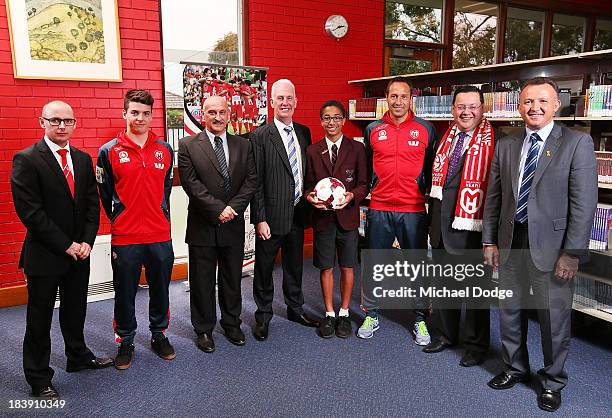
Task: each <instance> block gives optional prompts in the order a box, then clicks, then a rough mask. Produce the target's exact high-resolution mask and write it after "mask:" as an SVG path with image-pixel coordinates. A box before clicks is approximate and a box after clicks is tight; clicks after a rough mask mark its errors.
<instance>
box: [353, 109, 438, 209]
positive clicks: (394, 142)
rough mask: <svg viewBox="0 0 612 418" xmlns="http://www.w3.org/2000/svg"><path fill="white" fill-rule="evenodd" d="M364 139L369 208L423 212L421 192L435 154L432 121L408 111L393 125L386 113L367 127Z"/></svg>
mask: <svg viewBox="0 0 612 418" xmlns="http://www.w3.org/2000/svg"><path fill="white" fill-rule="evenodd" d="M364 141H365V146H366V154H367V156H368V163H369V164H368V165H369V168H370V174H371V197H370V208H371V209H375V210H382V211H390V212H423V211H425V191H426V189H427V188H429V183H430V181H431V180H430V177H431V167H432V162H433V158H434V156H435V142H436V141H435V131H434V128H433V126H432V124H431V123H429V122H427V121H425V120H423V119H421V118H418V117H416V116H414V113H412V111H410V112H409V113H408V117H407V118H406V120H405V121H404V122H402V123H401V124H399V125H396V124H395V123H394V122H393V121H392V120H391V118H390V116H389V112H387V113H385V114H384V115H383V117H382V119H379V120H377V121H375V122H372V123H371V124H369V125H368V126H367V128H366V130H365V138H364Z"/></svg>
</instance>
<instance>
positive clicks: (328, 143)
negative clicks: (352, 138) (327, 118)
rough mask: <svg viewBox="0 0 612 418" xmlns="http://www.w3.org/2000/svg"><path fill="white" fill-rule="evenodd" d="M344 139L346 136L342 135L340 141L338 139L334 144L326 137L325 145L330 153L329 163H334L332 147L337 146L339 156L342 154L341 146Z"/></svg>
mask: <svg viewBox="0 0 612 418" xmlns="http://www.w3.org/2000/svg"><path fill="white" fill-rule="evenodd" d="M343 138H344V135H341V136H340V139H338V140H337V141H336V142H332V141H330V140H329V138H327V137H325V143H326V144H327V151H329V162H332V145H334V144H336V147H338V154H340V145H341V144H342V139H343Z"/></svg>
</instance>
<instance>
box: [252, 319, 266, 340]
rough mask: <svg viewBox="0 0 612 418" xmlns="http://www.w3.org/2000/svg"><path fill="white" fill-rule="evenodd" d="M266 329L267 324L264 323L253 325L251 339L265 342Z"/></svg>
mask: <svg viewBox="0 0 612 418" xmlns="http://www.w3.org/2000/svg"><path fill="white" fill-rule="evenodd" d="M268 328H269V324H268V322H266V323H265V324H262V323H259V322H257V323H256V324H255V328H254V329H253V337H255V339H256V340H257V341H264V340H266V339H267V338H268Z"/></svg>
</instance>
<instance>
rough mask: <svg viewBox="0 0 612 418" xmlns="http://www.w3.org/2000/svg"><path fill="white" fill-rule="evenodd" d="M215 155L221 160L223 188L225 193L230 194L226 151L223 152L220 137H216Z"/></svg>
mask: <svg viewBox="0 0 612 418" xmlns="http://www.w3.org/2000/svg"><path fill="white" fill-rule="evenodd" d="M215 155H216V156H217V160H219V168H221V175H222V176H223V188H224V189H225V193H229V192H230V176H229V171H228V170H227V161H225V151H223V140H222V139H221V138H219V137H218V136H216V137H215Z"/></svg>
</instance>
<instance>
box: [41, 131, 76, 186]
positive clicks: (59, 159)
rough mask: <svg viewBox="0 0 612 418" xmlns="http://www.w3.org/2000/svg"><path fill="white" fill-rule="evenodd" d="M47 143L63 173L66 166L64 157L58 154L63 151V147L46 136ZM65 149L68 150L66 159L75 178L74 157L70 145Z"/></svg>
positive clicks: (67, 144)
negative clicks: (63, 161)
mask: <svg viewBox="0 0 612 418" xmlns="http://www.w3.org/2000/svg"><path fill="white" fill-rule="evenodd" d="M45 142H46V143H47V146H48V147H49V148H50V149H51V153H52V154H53V156H54V157H55V159H56V160H57V163H58V164H59V166H60V168H61V169H62V172H63V171H64V166H63V165H62V156H61V155H59V153H58V152H57V150H60V149H62V147H60V146H59V145H57V144H56V143H55V142H53V141H51V140H50V139H49V138H47V136H46V135H45ZM64 149H67V150H68V152H67V153H66V159H67V160H68V168H69V169H70V172H71V173H72V178H74V166H73V165H72V157H71V156H70V143H66V146H65V147H64Z"/></svg>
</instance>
